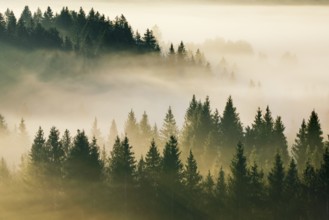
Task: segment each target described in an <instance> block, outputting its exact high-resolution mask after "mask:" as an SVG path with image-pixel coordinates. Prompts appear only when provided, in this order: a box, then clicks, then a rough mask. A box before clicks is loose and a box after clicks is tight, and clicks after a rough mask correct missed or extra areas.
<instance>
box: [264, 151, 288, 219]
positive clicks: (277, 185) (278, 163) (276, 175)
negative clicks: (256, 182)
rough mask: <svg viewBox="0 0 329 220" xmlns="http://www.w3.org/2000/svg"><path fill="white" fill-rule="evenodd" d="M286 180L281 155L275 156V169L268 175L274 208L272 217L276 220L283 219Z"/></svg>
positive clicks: (270, 198) (270, 195) (271, 201)
mask: <svg viewBox="0 0 329 220" xmlns="http://www.w3.org/2000/svg"><path fill="white" fill-rule="evenodd" d="M284 178H285V172H284V167H283V162H282V160H281V156H280V154H278V153H277V154H276V155H275V161H274V164H273V167H272V169H271V171H270V173H269V174H268V184H269V185H268V192H269V200H270V203H271V207H272V210H271V211H272V215H273V216H274V218H275V219H279V218H282V214H283V213H282V207H283V205H284V204H283V203H284V194H283V193H284Z"/></svg>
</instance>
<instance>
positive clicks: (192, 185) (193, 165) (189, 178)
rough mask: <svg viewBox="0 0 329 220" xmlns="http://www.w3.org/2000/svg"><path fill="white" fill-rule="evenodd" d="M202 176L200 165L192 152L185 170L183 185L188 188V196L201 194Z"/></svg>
mask: <svg viewBox="0 0 329 220" xmlns="http://www.w3.org/2000/svg"><path fill="white" fill-rule="evenodd" d="M201 179H202V177H201V175H200V173H199V171H198V165H197V162H196V160H195V159H194V156H193V153H192V151H190V154H189V156H188V158H187V161H186V165H185V169H184V172H183V183H184V185H185V187H186V190H187V192H188V194H192V195H194V196H197V193H199V192H200V182H201Z"/></svg>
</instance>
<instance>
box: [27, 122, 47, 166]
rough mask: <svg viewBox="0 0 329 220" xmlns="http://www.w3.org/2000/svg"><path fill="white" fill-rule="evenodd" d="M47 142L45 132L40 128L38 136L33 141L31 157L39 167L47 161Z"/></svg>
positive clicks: (33, 162)
mask: <svg viewBox="0 0 329 220" xmlns="http://www.w3.org/2000/svg"><path fill="white" fill-rule="evenodd" d="M45 143H46V140H45V138H44V132H43V130H42V128H41V127H39V129H38V132H37V134H36V135H35V138H34V140H33V144H32V148H31V152H30V157H31V162H32V164H33V165H39V164H42V163H43V162H46V161H47V154H48V152H47V150H46V148H45Z"/></svg>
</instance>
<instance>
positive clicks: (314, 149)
mask: <svg viewBox="0 0 329 220" xmlns="http://www.w3.org/2000/svg"><path fill="white" fill-rule="evenodd" d="M322 134H323V132H322V129H321V125H320V121H319V118H318V114H317V113H316V112H315V111H314V110H313V111H312V113H311V116H310V118H309V120H308V123H307V125H306V137H307V146H308V148H309V152H308V154H309V155H311V160H312V162H313V163H314V165H315V166H316V167H320V161H321V155H322V153H323V137H322Z"/></svg>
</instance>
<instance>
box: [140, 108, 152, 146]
mask: <svg viewBox="0 0 329 220" xmlns="http://www.w3.org/2000/svg"><path fill="white" fill-rule="evenodd" d="M139 130H140V140H139V141H140V143H141V147H142V148H146V146H147V144H148V143H150V141H151V138H152V137H151V136H152V130H151V126H150V123H149V119H148V116H147V114H146V112H144V113H143V116H142V119H141V121H140V122H139Z"/></svg>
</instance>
